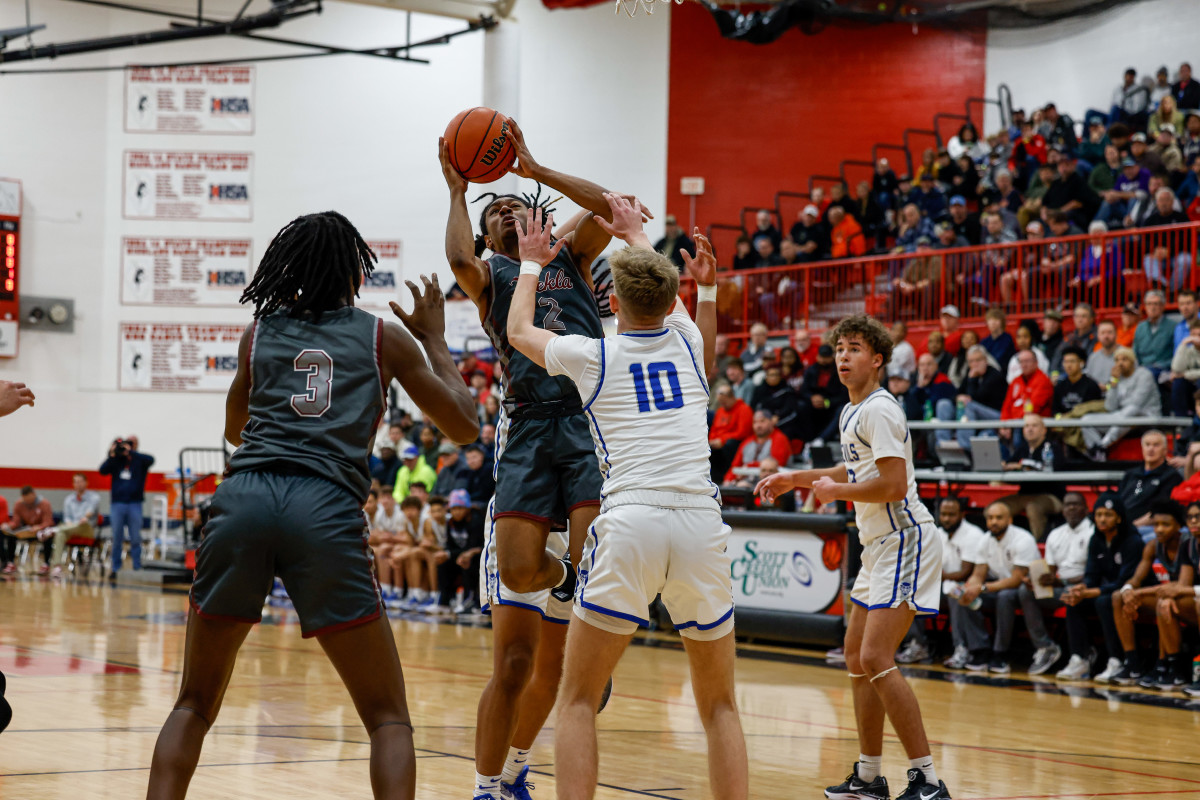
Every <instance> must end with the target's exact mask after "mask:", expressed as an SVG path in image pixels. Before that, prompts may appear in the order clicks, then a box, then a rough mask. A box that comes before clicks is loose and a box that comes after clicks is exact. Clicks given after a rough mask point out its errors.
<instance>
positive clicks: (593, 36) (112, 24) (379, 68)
mask: <svg viewBox="0 0 1200 800" xmlns="http://www.w3.org/2000/svg"><path fill="white" fill-rule="evenodd" d="M159 5H160V6H161V5H163V4H162V3H160V4H159ZM172 5H173V6H174V7H179V6H180V3H179V2H178V0H173V2H172ZM226 5H228V3H223V4H221V5H217V4H216V3H205V7H206V11H210V12H211V13H213V15H214V16H215V15H216V14H217V13H218V10H219V11H221V12H225V13H228V9H227V8H225V6H226ZM233 5H234V6H237V5H240V3H234V4H233ZM214 6H216V9H214ZM262 6H263V4H262V3H256V5H255V7H254V8H255V9H259V8H261V7H262ZM33 11H34V17H35V21H37V22H45V23H47V24H48V28H47V30H46V31H44V32H42V33H40V34H38V35H37V36H36V37H35V41H37V42H38V43H50V42H59V41H66V40H73V39H86V38H92V37H99V36H107V35H112V34H116V33H126V32H135V31H143V30H154V29H158V28H161V27H164V26H165V24H166V21H165V20H163V19H161V18H156V17H147V16H144V15H137V14H129V13H125V12H120V11H109V10H103V9H97V8H90V7H87V6H83V5H78V4H75V3H68V2H59V1H58V0H35V2H34V3H33ZM404 20H405V16H404V14H402V13H400V12H397V11H392V10H387V9H380V8H375V7H369V6H361V5H352V4H342V3H337V2H330V3H327V4H326V5H325V11H324V13H323V14H321V15H320V16H314V17H309V18H306V19H304V20H300V21H296V22H293V23H289V24H288V25H287V26H285V27H283V28H280V29H278V30H276V31H271V32H269V33H274V34H276V35H280V36H286V37H288V38H295V39H300V40H307V41H320V42H323V43H329V44H335V45H339V46H352V47H354V46H357V47H366V46H383V45H390V44H400V43H402V42H403V37H404ZM23 23H24V3H23V2H22V0H0V28H5V27H13V26H16V25H20V24H23ZM668 23H669V20H668V17H667V15H666V14H662V13H660V14H656V15H655V16H654V17H652V18H648V17H642V18H639V19H638V20H636V21H633V20H628V19H625V18H621V19H618V18H616V17H615V16H614V15H613V14H612V9H611V7H609V6H608V5H607V4H606V5H604V6H601V7H599V8H593V9H589V10H585V11H561V12H549V11H547V10H545V9H544V8H543V7H542V4H541V2H540V0H519V2H518V5H517V9H516V13H515V15H514V21H513V22H511V23H508V24H509V25H510V26H511V27H516V28H517V30H518V34H517V35H519V38H520V63H519V67H518V69H517V70H516V74H514V75H513V76H511V78H509V80H512V81H519V82H520V86H519V92H518V93H516V94H517V96H518V97H519V100H518V103H519V108H518V109H516V110H515V112H514V115H515V116H516V118H517V119H518V120H519V121H520V122H521V124H522V127H523V129H524V130H525V132H526V136H527V140H528V143H529V145H530V147H531V148H532V150H533V152H534V154H535V156H536V157H537V158H538V159H539V160H540V161H541V162H542V163H544V164H546V165H548V166H551V167H553V168H555V169H559V170H562V171H566V172H574V173H577V174H579V175H582V176H585V177H588V178H591V179H593V180H595V181H597V182H599V183H602V184H604V185H606V186H610V187H612V188H615V189H619V190H621V191H627V192H634V193H637V194H638V195H639V196H641V197H642V198H643V199H644V200H645V201H646V202H647V203H648V204H649V205H650V206H651V207H652V208H653V209H655V210H656V211H657V212H658V214H659V217H660V219H661V216H662V213H663V212H662V207H663V203H664V197H665V191H664V190H665V186H664V183H665V175H666V118H667V63H668V62H667V56H668V53H667V45H668ZM462 25H463V23H462V22H461V21H459V20H452V19H441V18H436V17H428V16H419V15H414V17H413V36H414V38H415V39H421V38H426V37H429V36H432V35H436V34H439V33H443V32H447V31H451V30H457V29H459V28H460V27H462ZM13 46H15V47H19V46H20V43H14V45H13ZM484 50H485V47H484V38H483V35H482V34H471V35H466V36H462V37H459V38H457V39H455V40H454V41H453V42H452V43H451V44H448V45H442V46H437V47H431V48H426V49H424V50H422V51H420V52H418V53H416V55H419V56H421V57H424V58H428V59H430V60H431V62H432V63H431V64H430V65H428V66H422V65H416V64H405V63H393V62H385V61H381V60H374V59H369V58H365V57H352V56H345V57H340V56H339V57H328V58H318V59H312V60H299V61H285V62H276V63H262V64H259V65H257V68H256V69H257V91H256V101H257V114H256V117H257V120H256V122H257V130H256V133H255V134H254V135H253V136H252V137H233V136H228V137H225V136H221V137H218V136H160V135H146V134H127V133H125V132H124V129H123V128H124V126H123V114H124V109H123V95H124V90H123V86H124V83H123V77H122V75H121V73H120V72H115V73H110V74H86V75H55V76H38V77H35V76H19V77H5V78H4V80H3V82H2V83H0V86H2V89H0V91H2V92H3V94H2V95H0V98H2V102H3V103H4V106H5V107H6V108H8V109H10V110H15V109H19V110H20V113H19V114H10V115H8V119H9V123H8V124H7V125H5V126H3V128H0V175H3V176H5V177H13V178H19V179H21V180H22V181H23V182H24V190H25V213H24V217H23V228H22V230H23V240H22V242H23V244H22V247H23V249H22V287H21V289H22V293H23V294H27V295H50V296H66V297H72V298H74V299H75V302H76V312H77V315H78V316H77V321H76V330H75V333H74V334H73V335H63V334H49V333H28V332H27V333H23V334H22V336H21V347H20V355H19V357H17V358H16V359H0V378H4V379H9V380H14V379H20V380H23V381H25V382H27V383H29V384H30V385H31V386H32V387H33V388H34V390H35V391H36V393H37V395H38V403H37V406H36V407H35V408H34V409H26V410H23V411H22V412H20V414H19V415H18V416H14V417H11V418H8V419H6V420H4V422H3V424H2V428H0V466H3V467H45V468H61V469H74V468H94V466H95V465H96V464H98V463H99V460H100V457H101V455H102V454H103V452H104V449H105V447H106V445H107V443H108V442H109V441H110V440H111V439H112V438H113V437H114V436H117V435H124V434H128V433H137V434H139V435H140V436H141V439H142V443H143V447H144V448H145V449H146V450H147V451H148V452H152V453H154V454H156V455H157V456H158V458H159V465H158V468H160V469H170V467H171V465H173V464H174V463H175V462H176V460H177V454H178V451H179V450H180V449H181V448H182V447H185V446H215V445H216V444H217V443H218V442H219V441H220V436H221V431H222V428H223V420H224V397H223V396H222V395H220V394H206V393H147V392H120V391H118V390H117V377H118V330H119V325H120V323H121V322H137V321H171V320H178V321H183V322H228V323H243V322H245V321H248V319H249V317H250V314H249V312H248V311H246V310H243V309H203V308H178V307H158V308H155V307H135V306H122V305H121V304H120V274H119V272H120V263H119V242H120V239H121V237H122V236H128V235H137V234H143V235H149V236H156V235H179V236H196V235H205V236H216V237H222V236H239V237H245V236H249V237H251V238H252V239H253V240H254V253H255V256H256V257H260V256H261V254H262V251H263V249H265V246H266V244H267V243H268V242H269V241H270V239H271V237H272V236H273V235H274V233H275V232H276V231H277V230H278V229H279V228H280V227H281V226H282V225H283V224H285V223H286V222H287V221H288V220H290V219H291V218H293V217H294V216H296V215H298V214H302V213H307V212H312V211H319V210H325V209H328V208H336V209H338V210H340V211H343V212H344V213H345V214H346V215H347V216H348V217H349V218H350V219H351V220H352V221H353V222H354V223H355V224H356V225H357V226H358V228H359V229H360V230H361V231H362V232H363V234H364V235H365V236H367V237H368V238H399V239H401V240H402V241H403V245H404V255H403V258H404V268H405V275H406V276H413V275H415V274H417V273H419V272H426V273H427V272H430V271H432V270H436V271H438V272H439V273H440V275H441V277H442V279H443V284H444V285H449V280H450V275H449V270H448V268H447V267H446V264H445V259H444V256H443V250H442V248H443V244H442V242H443V232H444V227H445V217H446V209H447V195H446V191H445V183H444V181H443V180H442V177H441V172H440V168H439V166H438V163H437V159H436V141H437V136H438V135H439V134H440V133H441V132H442V131H443V130H444V128H445V125H446V123H447V122H448V121H449V120H450V118H451V117H453V116H454V114H455V113H457V112H458V111H460V110H461V109H463V108H468V107H470V106H473V105H478V104H480V103H481V102H482V101H483V92H484V79H483V78H484ZM292 52H296V51H295V50H294V49H293V48H286V47H281V46H277V45H270V44H265V43H260V42H249V41H244V40H240V39H224V38H222V39H209V40H204V41H200V42H191V43H179V44H173V45H158V46H154V47H141V48H137V49H133V50H123V51H114V52H112V53H108V54H101V55H94V56H79V57H72V58H60V59H58V60H56V61H45V62H37V63H35V64H34V65H33V66H39V67H46V66H53V67H65V66H83V65H94V64H110V63H111V64H124V63H130V62H134V61H136V62H138V63H147V62H150V63H153V62H157V61H176V60H184V59H187V58H197V59H214V58H225V57H229V58H233V57H245V56H249V55H257V54H276V53H292ZM504 110H506V111H507V110H508V109H504ZM127 148H144V149H155V148H160V149H179V150H190V149H195V150H229V151H237V150H250V151H252V152H254V154H255V160H256V163H255V168H254V169H255V175H254V186H255V191H256V195H257V196H256V199H255V203H254V221H253V222H250V223H212V222H206V223H175V222H162V221H147V222H133V221H129V220H123V219H122V215H121V197H122V194H121V183H122V170H121V154H122V152H123V151H124V150H125V149H127ZM499 185H501V186H504V184H503V183H502V184H499ZM489 188H491V187H489ZM506 188H507V187H506ZM559 207H560V211H559V212H558V216H559V218H560V219H561V218H565V217H566V216H567V215H568V214H569V213H570V212H571V210H572V208H571V206H570V205H569V204H568V203H565V202H564V203H561V204H560V206H559ZM660 230H661V224H660V223H655V224H653V225H652V226H651V230H650V232H651V234H652V236H653V235H657V233H658V232H659V231H660Z"/></svg>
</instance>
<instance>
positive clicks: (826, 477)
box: [755, 314, 950, 800]
mask: <svg viewBox="0 0 1200 800" xmlns="http://www.w3.org/2000/svg"><path fill="white" fill-rule="evenodd" d="M832 339H833V341H834V342H835V343H836V348H837V349H836V356H835V363H836V364H837V371H838V378H839V379H841V381H842V383H843V384H844V385H845V387H846V389H847V390H849V393H850V403H849V404H848V405H847V406H846V407H845V408H844V409H843V410H842V414H841V417H840V419H839V420H838V426H839V428H840V430H841V442H842V457H843V461H844V463H842V464H839V465H838V466H836V467H831V468H829V469H806V470H799V471H797V472H791V473H786V474H778V475H771V476H769V477H766V478H763V479H762V480H761V481H759V483H758V486H757V487H756V488H755V491H757V492H758V493H759V494H761V495H762V497H763V499H765V500H766V501H767V502H771V503H773V502H774V501H775V498H776V497H777V496H779V495H780V494H782V493H784V492H788V491H791V490H793V489H796V488H807V487H812V490H813V493H814V494H815V495H816V498H817V500H819V501H821V502H822V503H827V502H830V501H832V500H849V501H851V502H853V503H854V512H855V517H856V519H857V522H858V533H859V536H860V538H861V539H862V543H863V556H862V568H861V569H860V570H859V573H858V577H857V579H856V580H855V581H854V588H853V590H852V591H851V600H852V601H853V603H854V608H853V609H852V610H851V612H850V626H849V628H847V630H846V667H847V669H849V671H850V678H851V682H852V685H853V687H854V714H855V717H856V718H857V720H858V742H859V749H860V750H861V753H860V754H859V757H858V763H856V764H855V765H854V770H853V772H851V773H850V775H849V777H847V778H846V780H845V782H844V783H842V784H841V785H839V786H830V787H829V788H828V789H826V790H825V796H826V797H827V798H830V800H888V798H889V794H888V784H887V779H886V778H884V777H883V775H882V774H881V764H882V760H883V718H884V715H885V714H886V715H887V718H888V719H889V720H891V723H892V727H893V728H894V729H895V731H896V735H897V736H898V737H899V738H900V742H901V744H903V745H904V749H905V751H906V752H907V753H908V758H909V770H908V788H907V789H905V791H904V793H903V794H901V795H900V797H899V800H949V797H950V793H949V792H948V791H947V790H946V784H945V783H943V782H942V781H939V780H938V778H937V773H936V772H935V771H934V768H933V757H932V756H931V755H930V753H929V742H928V740H927V739H926V737H925V725H924V723H923V722H922V720H921V709H920V707H919V706H918V705H917V698H916V696H915V695H914V694H913V691H912V688H911V687H910V686H909V685H908V682H907V681H906V680H905V679H904V676H903V675H901V674H900V672H899V670H898V669H897V667H896V662H895V660H894V656H895V653H896V649H897V648H898V647H899V646H900V642H901V641H902V640H903V639H904V635H905V633H906V632H907V631H908V629H909V626H910V625H911V624H912V621H913V617H914V615H916V614H936V613H937V610H938V604H939V602H940V593H941V585H940V581H941V573H942V543H941V538H940V537H939V535H938V532H937V528H936V527H935V526H934V522H933V516H932V515H931V514H930V513H929V511H928V510H927V509H926V508H925V506H924V505H923V504H922V503H921V498H920V496H919V495H918V494H917V485H916V481H915V480H914V478H913V460H912V441H911V439H910V437H909V432H908V422H907V420H906V419H905V415H904V410H903V409H902V408H901V407H900V405H899V403H897V402H896V400H895V398H893V397H892V396H891V395H890V394H888V392H887V391H886V390H884V389H881V388H880V387H879V374H880V371H881V370H882V368H883V367H885V366H886V365H887V363H888V361H889V360H890V358H891V355H892V340H891V337H890V336H889V335H888V331H887V328H885V327H884V326H883V325H882V324H881V323H880V322H879V321H877V320H875V319H872V318H871V317H868V316H867V315H866V314H855V315H853V316H850V317H847V318H846V319H844V320H842V321H841V322H840V323H838V325H837V327H835V328H834V329H833V332H832Z"/></svg>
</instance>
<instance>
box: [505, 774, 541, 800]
mask: <svg viewBox="0 0 1200 800" xmlns="http://www.w3.org/2000/svg"><path fill="white" fill-rule="evenodd" d="M528 775H529V767H527V766H526V767H522V768H521V774H520V775H518V776H517V779H516V780H515V781H513V782H512V783H505V782H504V781H500V800H533V795H531V794H530V793H529V790H530V789H532V788H533V784H532V783H530V782H529V781H528V780H526V778H527V777H528Z"/></svg>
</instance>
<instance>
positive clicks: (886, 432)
mask: <svg viewBox="0 0 1200 800" xmlns="http://www.w3.org/2000/svg"><path fill="white" fill-rule="evenodd" d="M864 412H865V413H864ZM859 420H860V421H859V428H860V429H861V431H862V433H863V438H865V439H866V440H867V444H869V445H871V452H872V454H874V456H875V458H876V459H880V458H904V457H905V450H904V442H905V440H906V439H907V438H908V422H907V420H905V418H904V412H903V411H902V410H901V408H900V406H899V405H897V404H896V403H895V402H893V401H890V400H888V399H886V398H884V399H881V400H874V401H872V403H871V407H870V408H868V409H863V410H862V411H860V412H859Z"/></svg>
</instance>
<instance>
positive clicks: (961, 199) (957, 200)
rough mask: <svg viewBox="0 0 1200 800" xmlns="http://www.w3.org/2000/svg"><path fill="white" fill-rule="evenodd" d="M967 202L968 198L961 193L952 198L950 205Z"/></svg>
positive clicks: (961, 204) (959, 204) (960, 204)
mask: <svg viewBox="0 0 1200 800" xmlns="http://www.w3.org/2000/svg"><path fill="white" fill-rule="evenodd" d="M966 204H967V198H965V197H963V196H962V195H961V194H956V195H954V197H951V198H950V205H952V206H965V205H966Z"/></svg>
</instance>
